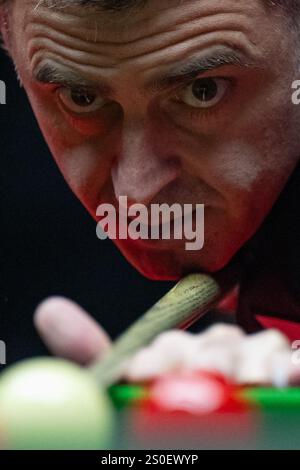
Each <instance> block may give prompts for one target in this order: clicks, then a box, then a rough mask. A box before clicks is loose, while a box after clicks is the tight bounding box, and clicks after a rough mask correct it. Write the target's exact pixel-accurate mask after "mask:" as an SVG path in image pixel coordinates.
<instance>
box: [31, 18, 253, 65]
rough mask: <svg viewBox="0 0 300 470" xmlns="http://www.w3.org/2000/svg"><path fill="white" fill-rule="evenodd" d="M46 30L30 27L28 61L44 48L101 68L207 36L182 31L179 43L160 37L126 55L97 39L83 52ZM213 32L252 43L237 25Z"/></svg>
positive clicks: (212, 31) (180, 45)
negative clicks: (153, 43) (155, 44)
mask: <svg viewBox="0 0 300 470" xmlns="http://www.w3.org/2000/svg"><path fill="white" fill-rule="evenodd" d="M42 29H43V28H42ZM49 31H50V32H53V33H55V30H52V29H51V28H49V27H47V28H46V30H43V31H41V32H40V36H39V35H38V28H37V29H34V30H33V32H34V34H33V36H32V37H29V39H28V43H27V53H28V57H29V60H30V61H32V60H34V59H33V56H34V55H36V54H41V52H42V51H43V52H46V53H47V50H48V51H49V53H51V52H52V53H53V54H55V53H56V54H58V55H59V56H61V57H62V58H65V59H68V60H71V61H72V62H74V63H78V64H81V65H87V66H89V65H91V66H101V67H103V68H114V67H117V66H118V65H122V63H128V64H130V63H132V61H135V60H138V59H140V58H143V61H145V60H146V61H147V62H148V60H150V59H152V58H153V57H154V56H155V55H156V54H159V53H161V51H163V50H164V49H168V53H169V51H170V49H172V48H173V47H175V48H176V47H178V48H179V49H180V48H182V47H183V46H184V47H185V48H187V46H188V44H189V43H191V42H193V41H196V42H197V43H198V41H199V46H200V43H201V42H202V41H203V40H204V42H205V40H207V38H208V36H207V35H206V36H205V35H204V34H202V35H200V36H199V34H195V35H191V34H190V35H189V37H188V38H187V37H186V35H185V36H184V42H183V43H182V42H181V43H180V42H179V38H178V37H176V40H173V41H171V42H168V43H167V44H165V43H164V42H163V41H160V42H159V47H157V48H156V50H153V47H152V48H151V52H150V53H149V52H147V53H146V55H145V51H144V50H143V51H139V53H138V54H136V55H135V54H133V53H132V52H131V54H130V57H129V58H128V54H126V51H124V53H123V54H120V52H119V53H118V54H117V53H116V51H115V48H113V50H111V51H110V48H109V47H107V44H101V45H102V46H103V47H102V48H100V44H99V43H98V44H97V47H96V45H95V44H93V45H92V46H93V47H92V49H93V50H92V51H87V52H86V51H82V50H78V49H77V48H75V47H74V44H72V43H71V44H72V46H73V47H69V46H68V47H66V46H65V45H64V44H61V42H62V41H60V40H58V41H55V40H54V37H55V34H50V36H52V38H49V37H48V36H49V34H48V33H49ZM31 32H32V31H31ZM214 33H215V34H216V35H217V34H219V35H221V34H222V35H223V39H224V42H225V39H226V35H230V34H231V35H232V38H231V41H229V42H231V43H233V38H234V36H236V35H237V34H238V35H239V43H240V47H242V46H243V43H244V44H245V46H249V45H250V44H252V43H251V41H250V40H248V37H246V35H245V33H244V32H243V31H240V30H239V29H237V28H235V30H234V31H231V30H230V29H228V30H227V29H226V30H221V31H219V30H218V29H217V28H216V29H215V30H212V29H210V30H209V35H210V36H212V35H213V34H214ZM65 37H68V36H66V35H65V36H64V37H63V38H62V39H65ZM174 39H175V38H174ZM47 47H48V49H47ZM246 48H247V47H246ZM248 49H249V47H248ZM102 51H103V52H102ZM113 52H114V53H113ZM249 52H250V51H248V54H249ZM172 60H173V59H172Z"/></svg>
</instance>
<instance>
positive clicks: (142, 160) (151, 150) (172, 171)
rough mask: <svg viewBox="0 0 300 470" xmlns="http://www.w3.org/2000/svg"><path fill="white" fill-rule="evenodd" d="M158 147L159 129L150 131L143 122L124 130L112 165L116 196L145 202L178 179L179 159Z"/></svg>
mask: <svg viewBox="0 0 300 470" xmlns="http://www.w3.org/2000/svg"><path fill="white" fill-rule="evenodd" d="M160 147H163V144H162V143H160V136H159V134H158V132H156V135H155V133H151V132H149V130H147V129H146V128H145V127H144V126H143V124H142V123H138V124H136V125H131V126H130V127H127V128H126V129H125V128H124V129H123V136H122V145H121V149H120V153H119V156H118V158H117V159H116V160H115V163H114V166H113V168H112V182H113V187H114V192H115V196H116V198H119V197H120V196H127V198H128V203H140V204H145V205H147V204H149V203H150V202H151V201H152V200H154V198H155V196H156V195H157V194H158V193H159V192H160V191H161V190H162V189H163V188H164V187H165V186H167V185H168V184H169V183H171V182H172V181H174V180H176V179H177V178H178V176H179V174H180V165H179V162H178V160H177V159H176V158H175V157H173V158H172V157H170V156H169V157H168V156H167V155H168V149H167V148H164V149H163V148H160Z"/></svg>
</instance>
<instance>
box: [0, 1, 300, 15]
mask: <svg viewBox="0 0 300 470" xmlns="http://www.w3.org/2000/svg"><path fill="white" fill-rule="evenodd" d="M9 1H10V0H0V5H2V4H5V3H9ZM37 1H38V0H37ZM43 1H44V3H45V4H49V5H51V6H56V5H57V6H68V5H73V6H87V7H95V8H99V9H102V10H108V11H109V10H111V11H120V10H123V9H126V8H133V7H139V6H143V5H144V4H146V3H147V2H148V1H149V0H43ZM263 2H264V3H266V4H267V5H268V6H271V7H272V6H273V7H280V8H282V9H284V10H286V11H287V12H289V13H291V14H294V13H295V12H298V13H299V12H300V0H263ZM41 3H43V2H41Z"/></svg>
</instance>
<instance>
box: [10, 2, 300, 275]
mask: <svg viewBox="0 0 300 470" xmlns="http://www.w3.org/2000/svg"><path fill="white" fill-rule="evenodd" d="M8 3H10V5H9V10H10V11H9V30H10V33H5V32H4V33H3V35H4V37H5V40H6V44H7V48H8V49H9V52H10V54H11V56H12V58H13V60H14V62H15V65H16V69H17V71H18V74H19V77H20V80H21V82H22V84H23V86H24V88H25V90H26V92H27V94H28V97H29V100H30V103H31V105H32V108H33V110H34V113H35V115H36V117H37V120H38V122H39V125H40V128H41V130H42V132H43V135H44V137H45V139H46V141H47V143H48V145H49V148H50V150H51V152H52V154H53V156H54V158H55V160H56V162H57V164H58V166H59V168H60V170H61V172H62V174H63V175H64V177H65V179H66V181H67V183H68V184H69V186H70V187H71V189H72V190H73V191H74V193H75V194H76V195H77V196H78V198H79V199H80V201H81V202H82V203H83V204H84V206H85V207H86V208H87V210H88V211H89V212H90V214H91V215H92V216H93V217H94V218H95V219H96V220H97V217H96V209H97V207H98V206H99V204H101V203H111V204H113V205H114V206H115V207H116V208H118V198H119V196H127V197H128V203H129V206H130V204H134V203H142V204H145V205H146V206H147V207H150V205H151V204H154V203H156V204H162V203H167V204H169V205H172V204H174V203H179V204H181V205H183V204H193V205H196V204H204V205H205V241H204V248H203V249H202V250H200V251H187V250H186V249H185V245H186V240H184V239H183V240H177V239H174V238H173V239H171V240H130V239H129V240H121V239H119V240H116V241H115V242H116V244H117V246H118V247H119V249H120V250H121V251H122V253H123V254H124V255H125V256H126V258H127V259H128V260H129V261H130V262H131V263H132V264H133V265H134V266H135V267H136V268H137V269H138V270H139V271H140V272H141V273H143V274H144V275H146V276H148V277H150V278H152V279H177V278H179V277H180V276H182V275H183V274H184V273H186V272H190V271H193V270H207V271H217V270H219V269H221V268H223V267H224V266H225V265H226V264H227V263H228V262H229V261H230V259H231V258H232V257H233V255H234V254H235V253H236V252H237V251H238V250H239V249H240V248H241V246H242V245H243V244H244V243H245V242H246V241H247V240H249V239H250V238H251V237H252V236H253V235H254V233H255V232H256V231H257V230H258V228H259V227H260V225H261V224H262V222H263V220H264V219H265V217H266V215H267V214H268V212H269V211H270V209H271V208H272V206H273V204H274V203H275V201H276V199H277V198H278V196H279V194H280V192H281V191H282V189H283V187H284V186H285V184H286V182H287V180H288V178H289V176H290V175H291V173H292V172H293V170H294V168H295V166H296V164H297V161H298V157H299V156H300V141H299V138H298V136H299V130H300V129H299V128H300V109H299V107H297V106H295V105H293V104H292V100H291V95H292V82H293V81H294V80H296V79H297V78H299V73H298V65H299V63H298V55H299V54H297V52H296V51H297V41H296V39H297V35H296V33H295V32H293V29H292V27H291V25H290V24H289V23H288V21H287V19H286V17H285V16H284V14H283V13H282V12H279V10H278V9H277V8H271V7H269V6H266V2H264V1H263V0H252V1H249V2H245V1H242V0H241V1H237V0H185V1H180V0H163V1H161V0H151V1H148V2H145V4H144V5H140V6H137V7H136V8H135V9H129V8H128V9H127V10H126V9H124V10H123V11H118V12H112V11H102V10H95V9H91V8H89V7H86V6H73V7H69V6H65V7H64V8H61V9H59V8H50V7H49V6H47V5H44V4H43V2H38V1H37V0H14V1H11V2H8ZM66 3H68V2H66Z"/></svg>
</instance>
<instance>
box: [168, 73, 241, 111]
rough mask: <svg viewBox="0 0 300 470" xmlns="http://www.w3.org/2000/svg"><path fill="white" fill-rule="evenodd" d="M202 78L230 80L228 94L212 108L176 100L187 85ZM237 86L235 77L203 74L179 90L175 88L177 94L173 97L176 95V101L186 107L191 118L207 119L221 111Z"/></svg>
mask: <svg viewBox="0 0 300 470" xmlns="http://www.w3.org/2000/svg"><path fill="white" fill-rule="evenodd" d="M201 78H211V79H215V80H217V79H222V80H226V81H227V82H228V84H229V87H228V90H227V92H226V94H225V95H224V98H223V99H222V100H221V101H220V103H218V104H216V105H215V106H213V107H211V108H193V107H192V106H189V105H187V104H185V103H182V102H180V101H179V100H176V97H178V96H179V95H180V93H181V92H183V91H184V90H185V89H186V88H187V87H189V86H190V85H192V84H193V83H194V82H195V81H196V80H199V79H201ZM235 86H236V80H235V79H234V78H233V77H228V76H217V77H215V76H211V77H210V76H202V75H201V76H200V77H197V78H194V79H193V80H191V81H189V82H188V83H187V84H185V85H184V86H181V87H179V88H178V89H177V90H175V95H174V93H173V97H174V96H175V100H174V101H175V102H176V103H177V104H178V105H180V106H183V107H184V108H186V110H185V112H187V113H188V115H189V117H190V118H191V119H195V118H200V119H202V120H207V119H208V118H209V117H211V116H216V115H217V114H218V113H219V112H220V110H221V109H222V108H223V106H225V105H226V103H227V101H228V100H229V98H230V96H229V95H231V93H232V92H233V91H234V89H235ZM230 92H231V93H230Z"/></svg>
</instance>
